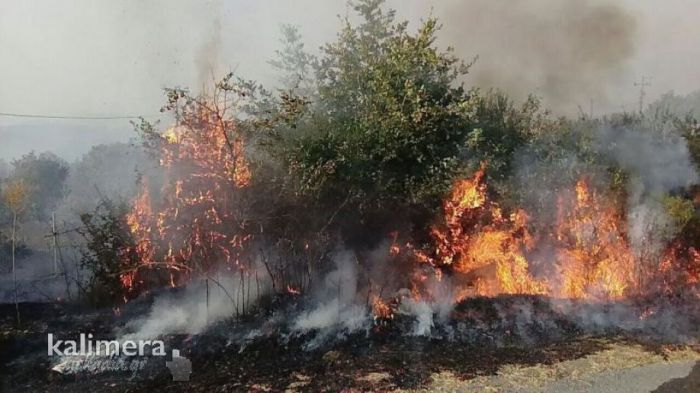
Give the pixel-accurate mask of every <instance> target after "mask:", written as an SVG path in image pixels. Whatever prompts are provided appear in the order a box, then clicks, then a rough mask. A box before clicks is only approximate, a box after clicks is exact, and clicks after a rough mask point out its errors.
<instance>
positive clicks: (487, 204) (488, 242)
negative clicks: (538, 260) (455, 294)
mask: <svg viewBox="0 0 700 393" xmlns="http://www.w3.org/2000/svg"><path fill="white" fill-rule="evenodd" d="M484 171H485V167H484V166H482V167H481V169H479V170H478V171H477V172H476V174H475V175H474V177H473V178H471V179H462V180H459V181H457V182H455V184H454V187H453V190H452V193H451V194H450V196H449V198H448V199H447V200H446V201H445V203H444V206H443V211H444V219H443V221H442V223H441V224H438V225H436V226H434V227H433V228H432V231H431V234H432V237H433V239H434V242H435V243H436V246H435V250H434V253H433V254H434V256H432V257H431V256H428V255H426V254H424V253H419V254H418V258H419V260H424V261H426V262H429V263H430V264H431V265H433V266H435V267H436V268H437V269H438V270H441V269H444V268H447V267H451V270H452V271H454V272H457V273H460V274H461V275H463V276H464V277H466V278H467V283H468V286H469V287H471V290H469V289H467V288H465V289H464V290H462V291H460V293H461V294H462V295H460V296H464V295H468V294H473V295H486V296H491V295H496V294H499V293H543V292H545V291H546V285H545V283H543V282H540V281H538V280H536V279H534V278H533V277H532V276H531V275H530V274H529V272H528V269H527V268H528V263H527V260H526V258H525V255H524V251H525V250H526V249H527V248H528V247H529V245H530V242H531V237H530V235H529V233H528V232H527V230H526V228H525V224H526V222H527V215H526V214H525V212H523V211H518V212H516V213H514V214H512V215H510V216H509V217H503V214H502V211H501V208H500V207H499V206H498V205H497V204H496V203H494V202H492V201H490V200H489V199H488V198H487V195H486V191H487V189H486V184H485V182H484Z"/></svg>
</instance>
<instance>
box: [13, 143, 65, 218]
mask: <svg viewBox="0 0 700 393" xmlns="http://www.w3.org/2000/svg"><path fill="white" fill-rule="evenodd" d="M12 166H13V169H12V173H11V175H10V177H9V179H8V181H10V182H11V181H22V182H23V183H24V184H25V185H26V186H27V189H28V196H27V201H26V203H25V205H26V207H27V210H28V213H29V214H30V216H32V218H36V219H39V220H45V219H47V218H48V217H50V215H51V212H52V211H53V210H54V209H55V208H56V205H57V204H58V202H59V201H60V200H61V199H62V198H63V197H64V196H65V193H66V192H65V187H64V183H65V180H66V178H67V177H68V164H67V163H66V162H65V161H64V160H62V159H61V158H59V157H57V156H56V155H55V154H53V153H49V152H45V153H41V154H39V155H37V154H36V153H34V152H31V153H29V154H25V155H24V156H22V157H21V158H20V159H18V160H15V161H13V162H12Z"/></svg>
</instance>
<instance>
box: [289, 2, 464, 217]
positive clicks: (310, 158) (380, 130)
mask: <svg viewBox="0 0 700 393" xmlns="http://www.w3.org/2000/svg"><path fill="white" fill-rule="evenodd" d="M381 3H382V1H378V0H367V1H362V2H359V3H357V4H355V5H354V9H355V10H356V11H357V12H358V13H359V14H360V15H361V16H362V17H363V22H362V23H360V24H359V25H357V26H355V25H352V24H351V23H350V22H349V21H348V20H346V21H345V23H344V27H343V29H342V31H341V32H340V33H339V36H338V39H337V41H336V42H333V43H330V44H327V45H326V46H325V47H323V55H322V57H321V58H320V60H319V62H318V64H317V65H316V78H317V81H316V83H317V85H318V94H317V101H315V102H314V105H313V108H312V113H311V115H310V119H309V120H308V121H306V122H305V124H304V127H305V129H304V130H303V131H302V132H301V133H300V134H301V135H302V136H301V137H300V138H299V140H298V141H297V142H296V143H295V145H294V147H293V148H292V149H290V150H291V151H290V154H289V159H290V166H291V169H292V171H293V173H295V174H296V175H298V176H299V178H300V181H301V190H302V191H304V192H308V193H313V194H314V195H317V196H319V197H320V199H321V200H325V201H331V203H332V204H336V205H337V204H338V203H339V202H340V201H347V200H349V201H350V202H351V203H350V205H355V202H358V203H357V206H358V207H360V208H361V209H362V208H366V207H368V206H367V205H368V204H369V203H371V204H372V205H374V206H375V207H378V206H382V205H385V204H387V203H388V204H395V203H396V204H415V203H426V202H427V203H434V201H435V200H436V199H435V198H436V197H438V196H439V195H441V194H442V193H444V191H445V190H446V189H447V187H448V186H449V184H450V180H451V178H452V176H453V175H454V173H455V172H456V171H457V170H458V168H459V165H460V161H459V157H460V154H461V153H462V152H463V149H464V141H465V139H466V136H467V134H468V133H469V131H470V121H469V120H470V116H471V113H472V104H471V102H470V98H469V95H468V94H467V92H466V91H465V90H464V88H463V87H461V86H459V85H458V83H457V81H458V78H459V77H460V76H462V75H464V74H465V73H466V71H467V66H466V65H464V64H462V63H461V62H460V61H459V60H458V59H457V58H456V57H455V56H453V55H452V53H451V51H449V50H448V51H447V52H442V51H440V50H438V49H437V48H436V45H435V34H436V31H437V29H438V25H437V22H436V20H435V19H432V18H431V19H428V20H427V21H426V22H425V23H424V24H423V25H422V26H421V27H420V29H419V30H418V32H417V33H415V34H411V33H409V32H407V30H406V23H405V22H401V23H397V22H395V21H394V13H393V12H392V11H390V12H387V13H385V12H383V11H382V9H381V8H380V5H381ZM360 199H362V202H363V203H359V201H360Z"/></svg>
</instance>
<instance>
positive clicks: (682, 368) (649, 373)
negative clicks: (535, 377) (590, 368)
mask: <svg viewBox="0 0 700 393" xmlns="http://www.w3.org/2000/svg"><path fill="white" fill-rule="evenodd" d="M517 392H518V393H536V392H537V393H647V392H653V393H700V361H686V362H679V363H654V364H649V365H645V366H641V367H635V368H630V369H625V370H614V371H605V372H602V373H598V374H592V375H588V376H585V377H582V378H581V379H576V380H573V379H563V380H558V381H555V382H552V383H549V384H547V385H545V386H544V387H542V388H540V389H537V390H536V391H535V390H519V391H517ZM514 393H515V392H514Z"/></svg>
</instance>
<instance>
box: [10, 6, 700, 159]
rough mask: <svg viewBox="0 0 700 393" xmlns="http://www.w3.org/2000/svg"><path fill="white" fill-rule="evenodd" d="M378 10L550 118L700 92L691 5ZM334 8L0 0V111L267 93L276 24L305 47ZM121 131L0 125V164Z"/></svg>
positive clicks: (63, 110) (155, 104) (85, 124)
mask: <svg viewBox="0 0 700 393" xmlns="http://www.w3.org/2000/svg"><path fill="white" fill-rule="evenodd" d="M516 4H517V6H516ZM574 4H576V5H575V6H574ZM389 5H390V6H392V7H394V8H396V9H397V12H398V15H399V17H401V18H407V19H409V20H411V21H412V26H415V25H416V21H418V20H419V19H420V18H423V17H425V16H426V15H427V14H428V13H430V12H431V10H432V13H433V15H435V16H438V17H440V18H441V19H442V20H443V22H444V24H445V27H444V32H443V35H442V36H441V41H440V42H441V44H451V45H454V46H455V47H456V50H457V52H458V53H459V54H460V55H463V56H465V57H469V58H471V57H473V56H474V55H477V54H478V55H480V60H479V62H477V65H476V66H475V68H474V81H475V82H478V83H482V84H489V85H497V86H499V87H503V88H506V89H508V90H511V91H513V93H514V94H516V95H518V94H522V93H524V92H528V91H535V92H537V93H539V94H542V95H544V96H545V100H549V102H548V104H549V106H551V107H553V108H557V109H559V110H561V111H565V112H566V111H572V110H575V108H577V106H578V105H581V106H582V107H585V108H586V110H588V107H589V102H590V100H591V99H592V100H593V101H594V110H596V111H598V112H600V111H610V110H620V109H622V107H623V106H624V108H625V109H628V110H632V109H635V108H636V105H637V104H636V101H637V97H638V90H637V89H636V88H635V87H634V86H633V83H634V81H635V80H638V79H639V78H640V77H641V76H642V75H648V76H651V77H652V78H653V79H652V86H651V87H650V88H649V89H648V90H649V99H653V98H654V97H658V95H659V94H661V93H663V92H666V91H668V90H675V91H676V92H677V93H682V94H685V93H688V92H691V91H693V90H696V89H698V88H700V72H698V71H697V70H698V68H697V64H698V61H699V60H700V45H699V44H700V23H698V21H697V15H699V14H700V0H665V1H663V2H662V1H658V0H619V1H612V0H609V1H604V0H586V1H580V0H577V1H573V0H571V1H564V0H523V1H520V2H515V1H510V0H463V1H457V0H447V1H434V2H428V1H418V0H404V1H401V0H394V1H390V2H389ZM346 12H347V7H346V2H345V1H344V0H315V1H313V0H288V1H283V0H257V1H242V0H230V1H224V0H219V1H201V0H200V1H194V0H193V1H185V0H158V1H150V0H124V1H113V0H63V1H51V0H45V1H37V0H23V1H14V0H0V86H1V87H0V112H11V113H34V114H47V115H53V114H55V115H78V116H102V115H132V114H133V115H147V116H150V115H157V114H158V109H159V108H160V106H161V104H162V103H163V94H162V88H163V87H168V86H189V87H192V88H194V89H196V88H197V87H199V86H201V85H202V84H203V83H206V82H207V81H208V80H209V78H210V75H211V74H212V72H213V73H214V74H216V75H220V74H221V73H223V72H225V71H228V70H235V71H236V72H237V74H239V75H240V76H244V77H246V78H251V79H258V80H261V81H263V82H265V83H267V84H271V83H274V76H273V75H272V74H271V72H270V69H269V67H267V65H266V61H267V60H269V59H270V58H271V57H272V56H273V53H274V50H275V49H277V48H278V40H279V36H280V35H279V27H280V25H281V24H283V23H290V24H295V25H299V26H300V29H301V32H302V34H303V35H304V37H305V40H306V42H307V43H308V47H309V48H310V49H312V50H314V49H316V48H317V47H318V46H319V45H320V44H321V43H323V42H325V41H327V40H329V39H332V38H333V37H334V34H335V32H336V31H337V28H338V26H339V23H338V19H337V18H336V15H338V14H341V15H345V14H346ZM589 54H590V55H589ZM590 57H596V58H598V57H600V59H597V60H595V61H591V60H590ZM479 67H481V68H479ZM467 82H469V80H467ZM558 90H561V91H558ZM562 91H563V93H562ZM131 135H132V132H131V128H130V126H129V123H128V121H126V120H120V121H68V120H37V119H17V118H8V117H0V158H5V159H8V158H11V157H15V156H17V155H18V154H22V153H25V152H27V151H29V150H32V149H34V150H38V151H42V150H47V149H51V150H54V151H56V152H58V153H59V154H62V155H64V156H67V157H68V158H75V157H77V156H78V155H79V154H82V153H83V152H85V151H86V150H87V148H88V147H89V145H91V144H95V143H102V142H109V141H115V140H126V139H127V138H128V137H129V136H131Z"/></svg>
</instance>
